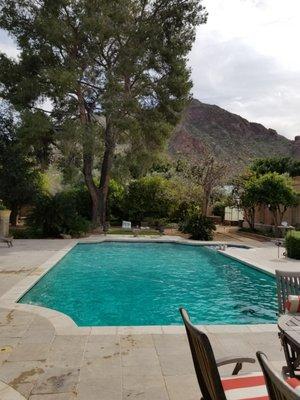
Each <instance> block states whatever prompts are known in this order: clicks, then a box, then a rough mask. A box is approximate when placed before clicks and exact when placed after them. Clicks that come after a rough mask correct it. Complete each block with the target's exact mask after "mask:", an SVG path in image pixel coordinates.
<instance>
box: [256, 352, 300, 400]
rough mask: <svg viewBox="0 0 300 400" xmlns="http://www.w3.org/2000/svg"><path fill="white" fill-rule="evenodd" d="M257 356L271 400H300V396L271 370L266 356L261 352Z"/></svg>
mask: <svg viewBox="0 0 300 400" xmlns="http://www.w3.org/2000/svg"><path fill="white" fill-rule="evenodd" d="M256 355H257V358H258V361H259V363H260V366H261V369H262V371H263V374H264V377H265V381H266V386H267V390H268V394H269V398H270V400H299V399H300V395H299V394H298V393H297V392H296V391H295V390H294V389H293V388H292V387H291V386H290V385H288V384H287V383H286V382H285V381H284V380H283V378H281V377H280V376H279V375H278V374H277V373H276V372H275V371H274V370H273V369H272V368H271V366H270V364H269V362H268V359H267V357H266V355H265V354H264V353H262V352H260V351H259V352H257V353H256Z"/></svg>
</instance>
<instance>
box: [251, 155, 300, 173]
mask: <svg viewBox="0 0 300 400" xmlns="http://www.w3.org/2000/svg"><path fill="white" fill-rule="evenodd" d="M250 169H251V170H252V171H253V172H255V173H257V174H259V175H264V174H267V173H268V172H277V173H278V174H281V175H282V174H289V175H290V176H299V175H300V161H297V160H295V159H293V158H291V157H272V158H261V159H258V160H256V161H254V163H253V164H252V165H251V167H250Z"/></svg>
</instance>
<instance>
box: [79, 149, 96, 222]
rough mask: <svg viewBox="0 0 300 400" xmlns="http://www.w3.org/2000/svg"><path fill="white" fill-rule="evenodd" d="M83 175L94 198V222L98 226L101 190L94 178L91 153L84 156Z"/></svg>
mask: <svg viewBox="0 0 300 400" xmlns="http://www.w3.org/2000/svg"><path fill="white" fill-rule="evenodd" d="M83 175H84V180H85V184H86V186H87V188H88V191H89V193H90V196H91V199H92V224H93V226H94V227H96V226H99V225H100V214H99V191H98V188H97V186H96V185H95V183H94V180H93V160H92V156H91V155H89V154H86V155H85V156H84V157H83Z"/></svg>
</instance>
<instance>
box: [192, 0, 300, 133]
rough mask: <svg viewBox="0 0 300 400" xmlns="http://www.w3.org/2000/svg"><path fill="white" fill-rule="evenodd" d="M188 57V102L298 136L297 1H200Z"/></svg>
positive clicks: (299, 26) (299, 10) (299, 9)
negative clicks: (201, 13)
mask: <svg viewBox="0 0 300 400" xmlns="http://www.w3.org/2000/svg"><path fill="white" fill-rule="evenodd" d="M203 4H204V5H205V6H206V8H207V10H208V12H209V17H208V22H207V24H206V25H202V26H200V27H199V28H198V32H197V40H196V43H195V45H194V49H193V51H192V54H191V57H190V64H191V67H192V74H193V82H194V90H193V92H194V97H196V98H198V99H199V100H201V101H203V102H207V103H211V104H217V105H219V106H221V107H224V108H225V109H227V110H229V111H232V112H234V113H236V114H239V115H242V116H244V117H245V118H247V119H249V120H251V121H256V122H261V123H262V124H264V125H265V126H266V127H270V128H274V129H276V130H277V131H278V132H279V133H281V134H284V135H285V136H287V137H290V138H293V137H294V136H295V135H296V134H300V47H299V39H300V23H299V16H300V0H285V1H282V0H203Z"/></svg>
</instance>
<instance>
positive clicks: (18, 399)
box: [0, 386, 25, 400]
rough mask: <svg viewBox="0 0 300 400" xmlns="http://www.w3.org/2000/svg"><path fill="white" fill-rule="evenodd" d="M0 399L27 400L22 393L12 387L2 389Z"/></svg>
mask: <svg viewBox="0 0 300 400" xmlns="http://www.w3.org/2000/svg"><path fill="white" fill-rule="evenodd" d="M0 399H1V400H25V397H24V396H22V395H21V393H19V392H17V391H15V390H14V389H12V388H11V387H10V386H6V387H5V388H3V389H0Z"/></svg>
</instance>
